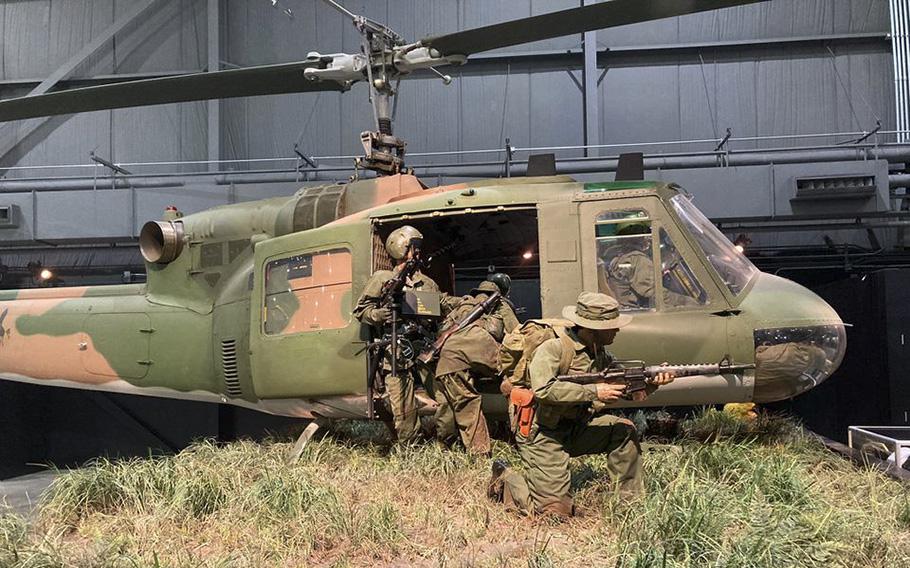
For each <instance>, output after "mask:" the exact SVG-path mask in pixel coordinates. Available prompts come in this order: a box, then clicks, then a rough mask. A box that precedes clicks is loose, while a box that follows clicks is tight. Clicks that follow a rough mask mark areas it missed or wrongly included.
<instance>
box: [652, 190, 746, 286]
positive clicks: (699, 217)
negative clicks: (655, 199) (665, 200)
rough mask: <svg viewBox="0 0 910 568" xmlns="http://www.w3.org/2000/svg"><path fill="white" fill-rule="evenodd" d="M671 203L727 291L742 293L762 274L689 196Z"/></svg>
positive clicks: (680, 196) (674, 199)
mask: <svg viewBox="0 0 910 568" xmlns="http://www.w3.org/2000/svg"><path fill="white" fill-rule="evenodd" d="M670 203H672V204H673V209H674V210H675V211H676V214H677V215H679V218H680V220H681V221H682V222H683V224H684V225H685V226H686V228H687V229H688V230H689V232H690V233H691V234H692V236H694V237H695V240H696V241H698V245H699V246H700V247H701V249H702V251H703V252H704V253H705V256H707V257H708V260H709V261H711V265H712V266H713V267H714V269H715V270H716V271H717V273H718V275H720V277H721V279H722V280H723V281H724V284H726V285H727V288H729V289H730V291H731V292H733V294H734V295H735V294H739V293H740V292H742V290H743V288H745V287H746V285H747V284H748V283H749V281H750V280H751V279H752V277H753V276H755V275H756V274H757V273H758V269H757V268H756V267H755V265H754V264H752V262H750V261H749V259H748V258H746V256H745V255H744V254H743V253H741V252H740V251H739V250H737V249H736V247H735V246H733V243H731V242H730V240H729V239H727V237H725V236H724V234H723V233H721V232H720V231H719V230H718V229H717V227H715V226H714V224H713V223H711V221H709V220H708V218H707V217H705V216H704V214H703V213H702V212H701V211H699V210H698V208H697V207H695V205H693V204H692V202H691V201H689V199H688V198H687V197H686V196H684V195H676V196H674V197H672V198H671V199H670Z"/></svg>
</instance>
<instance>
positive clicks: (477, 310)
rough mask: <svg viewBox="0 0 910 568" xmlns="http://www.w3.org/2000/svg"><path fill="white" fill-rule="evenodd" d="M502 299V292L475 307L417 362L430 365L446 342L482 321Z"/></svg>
mask: <svg viewBox="0 0 910 568" xmlns="http://www.w3.org/2000/svg"><path fill="white" fill-rule="evenodd" d="M501 298H502V294H501V293H500V292H493V294H491V295H490V297H489V298H487V299H486V300H484V301H483V302H481V303H479V304H477V305H476V306H474V309H473V310H471V311H470V312H469V313H468V314H467V315H466V316H465V317H463V318H462V319H461V321H458V322H456V323H454V324H452V325H451V326H449V327H448V328H447V329H445V330H443V331H442V332H440V333H439V335H438V336H437V337H436V341H434V342H433V345H431V346H430V347H429V349H426V350H425V351H424V352H423V353H421V354H420V355H419V356H418V357H417V360H418V361H420V362H421V363H423V364H425V365H429V364H430V361H432V360H433V359H434V358H435V357H436V356H438V355H439V352H440V351H441V350H442V346H443V345H445V342H446V341H447V340H448V339H449V338H450V337H452V336H453V335H454V334H456V333H458V332H459V331H461V330H463V329H466V328H467V327H468V326H469V325H471V324H472V323H474V322H475V321H477V320H478V319H480V316H482V315H484V314H488V313H490V311H491V310H492V309H493V308H494V307H495V306H496V304H497V303H499V300H500V299H501Z"/></svg>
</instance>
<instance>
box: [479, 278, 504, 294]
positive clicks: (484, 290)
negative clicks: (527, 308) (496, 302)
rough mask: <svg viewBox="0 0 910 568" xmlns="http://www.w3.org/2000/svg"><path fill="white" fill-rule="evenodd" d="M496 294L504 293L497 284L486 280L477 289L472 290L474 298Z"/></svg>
mask: <svg viewBox="0 0 910 568" xmlns="http://www.w3.org/2000/svg"><path fill="white" fill-rule="evenodd" d="M495 292H500V293H502V292H501V290H500V289H499V286H497V285H496V284H495V283H493V282H490V281H489V280H484V281H483V282H481V283H480V284H478V285H477V287H476V288H474V289H473V290H471V295H472V296H473V295H474V294H493V293H495Z"/></svg>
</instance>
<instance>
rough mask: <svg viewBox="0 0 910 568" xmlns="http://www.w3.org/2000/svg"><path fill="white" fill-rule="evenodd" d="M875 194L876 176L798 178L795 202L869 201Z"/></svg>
mask: <svg viewBox="0 0 910 568" xmlns="http://www.w3.org/2000/svg"><path fill="white" fill-rule="evenodd" d="M875 194H876V188H875V176H871V175H859V176H825V177H811V178H796V197H795V198H793V200H796V201H802V200H810V199H869V198H871V197H875Z"/></svg>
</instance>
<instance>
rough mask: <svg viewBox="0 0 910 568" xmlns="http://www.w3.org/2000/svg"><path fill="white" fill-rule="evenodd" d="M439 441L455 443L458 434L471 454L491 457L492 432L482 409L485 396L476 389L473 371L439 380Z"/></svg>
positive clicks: (459, 372) (437, 411)
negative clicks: (482, 397) (471, 373)
mask: <svg viewBox="0 0 910 568" xmlns="http://www.w3.org/2000/svg"><path fill="white" fill-rule="evenodd" d="M433 384H434V385H435V387H436V388H435V392H434V394H435V398H436V402H437V403H438V405H439V406H438V407H437V408H436V416H435V418H436V438H437V439H439V440H441V441H443V442H446V443H448V442H451V441H452V440H453V439H454V438H455V436H456V435H460V436H461V441H462V443H463V444H464V447H465V449H466V450H468V452H470V453H472V454H489V453H490V451H491V449H490V432H489V430H488V428H487V420H486V418H485V417H484V415H483V411H482V410H481V408H480V406H481V396H480V393H478V392H477V389H476V388H474V380H473V379H472V378H471V375H470V373H469V371H467V370H465V371H457V372H455V373H449V374H447V375H442V376H441V377H436V379H435V381H434V383H433Z"/></svg>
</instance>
